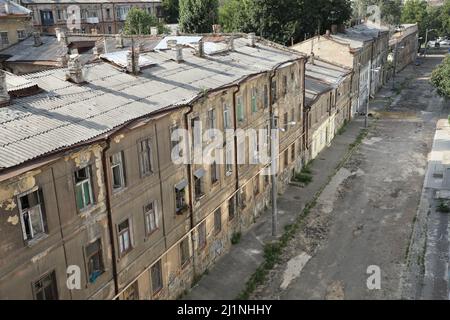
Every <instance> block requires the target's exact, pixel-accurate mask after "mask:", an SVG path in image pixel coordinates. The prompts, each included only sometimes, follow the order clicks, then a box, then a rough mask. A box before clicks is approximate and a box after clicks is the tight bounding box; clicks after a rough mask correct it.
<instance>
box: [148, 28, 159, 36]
mask: <svg viewBox="0 0 450 320" xmlns="http://www.w3.org/2000/svg"><path fill="white" fill-rule="evenodd" d="M150 34H151V35H152V36H157V35H158V28H157V27H150Z"/></svg>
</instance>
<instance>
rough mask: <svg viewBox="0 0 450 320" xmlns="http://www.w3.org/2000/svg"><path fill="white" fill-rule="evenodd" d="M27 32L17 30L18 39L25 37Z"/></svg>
mask: <svg viewBox="0 0 450 320" xmlns="http://www.w3.org/2000/svg"><path fill="white" fill-rule="evenodd" d="M25 37H26V34H25V30H17V39H19V40H22V39H25Z"/></svg>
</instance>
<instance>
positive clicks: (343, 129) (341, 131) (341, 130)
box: [337, 119, 348, 135]
mask: <svg viewBox="0 0 450 320" xmlns="http://www.w3.org/2000/svg"><path fill="white" fill-rule="evenodd" d="M347 123H348V120H347V119H344V123H343V124H342V126H341V127H340V128H339V130H338V131H337V134H338V135H342V134H343V133H344V132H345V130H347Z"/></svg>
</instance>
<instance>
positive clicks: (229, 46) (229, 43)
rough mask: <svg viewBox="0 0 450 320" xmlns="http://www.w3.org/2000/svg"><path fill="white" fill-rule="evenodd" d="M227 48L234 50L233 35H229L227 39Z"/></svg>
mask: <svg viewBox="0 0 450 320" xmlns="http://www.w3.org/2000/svg"><path fill="white" fill-rule="evenodd" d="M228 50H230V51H234V37H233V36H231V37H230V39H228Z"/></svg>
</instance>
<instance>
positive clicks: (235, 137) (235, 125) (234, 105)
mask: <svg viewBox="0 0 450 320" xmlns="http://www.w3.org/2000/svg"><path fill="white" fill-rule="evenodd" d="M236 87H237V90H235V91H234V92H233V115H234V117H233V127H234V132H235V133H236V130H237V127H238V125H237V113H236V94H237V93H238V92H239V91H240V90H241V84H240V83H238V84H236ZM225 139H226V136H225ZM225 141H226V140H225ZM233 141H234V164H235V170H234V172H235V173H234V174H235V176H236V182H235V188H236V193H235V194H236V196H235V198H234V205H235V209H236V211H237V220H238V221H240V219H241V210H240V208H239V210H237V209H238V207H239V203H238V201H237V200H238V199H239V197H240V193H239V164H238V154H237V150H238V145H237V142H238V141H237V136H236V134H234V136H233ZM225 154H226V153H225ZM241 225H242V224H241V223H238V227H239V231H240V230H241Z"/></svg>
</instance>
